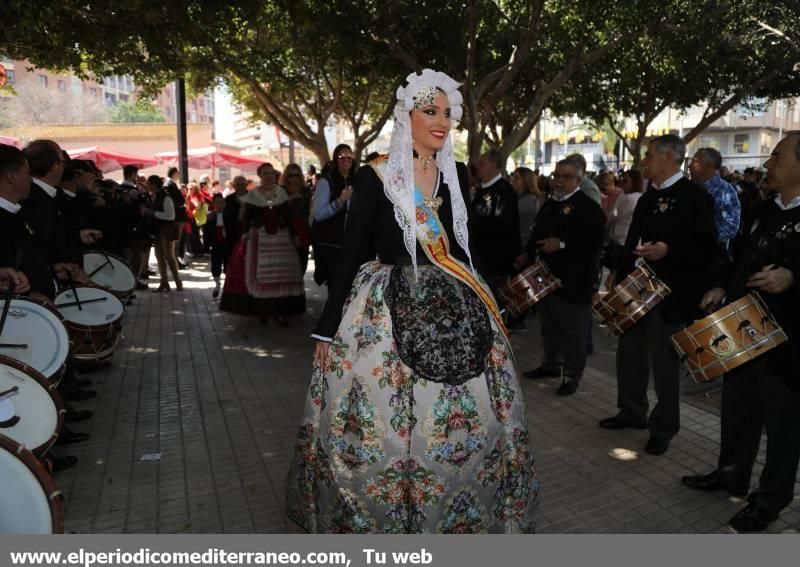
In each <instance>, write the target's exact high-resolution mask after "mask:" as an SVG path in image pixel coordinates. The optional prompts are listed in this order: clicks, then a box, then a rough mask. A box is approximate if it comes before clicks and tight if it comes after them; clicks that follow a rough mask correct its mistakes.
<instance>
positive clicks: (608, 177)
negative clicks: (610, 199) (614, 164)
mask: <svg viewBox="0 0 800 567" xmlns="http://www.w3.org/2000/svg"><path fill="white" fill-rule="evenodd" d="M608 181H610V182H611V183H612V184H613V183H614V174H613V173H611V172H610V171H604V172H603V173H600V174H598V175H597V177H595V179H594V182H595V183H596V184H597V186H598V187H600V186H601V185H603V184H604V183H606V182H608Z"/></svg>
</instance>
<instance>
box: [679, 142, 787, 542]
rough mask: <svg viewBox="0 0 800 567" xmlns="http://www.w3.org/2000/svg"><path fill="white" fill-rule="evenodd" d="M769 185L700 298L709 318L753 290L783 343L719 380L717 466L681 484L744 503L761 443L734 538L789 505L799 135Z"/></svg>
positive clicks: (781, 155)
mask: <svg viewBox="0 0 800 567" xmlns="http://www.w3.org/2000/svg"><path fill="white" fill-rule="evenodd" d="M766 168H767V183H768V187H769V189H770V190H771V191H776V192H777V193H778V195H777V197H776V198H775V199H774V200H770V201H767V202H765V203H763V204H762V205H761V206H760V207H759V208H758V209H757V210H756V213H755V215H754V220H753V222H752V224H751V225H750V226H749V227H745V231H744V234H745V235H746V237H745V241H744V243H743V245H742V246H741V248H740V250H741V252H740V253H739V254H738V256H737V257H736V259H735V260H736V261H735V263H734V265H733V266H731V267H730V269H729V270H726V271H727V272H728V273H727V274H724V275H723V277H722V278H721V280H720V282H719V287H715V288H713V289H711V290H710V291H709V292H708V293H706V294H705V296H704V297H703V299H702V303H701V307H702V308H703V309H705V310H706V311H709V312H711V311H714V310H716V309H717V308H718V307H719V306H720V305H721V304H722V303H723V301H725V299H726V297H727V300H728V301H734V300H736V299H738V298H740V297H743V296H744V295H745V294H746V293H748V291H749V292H753V291H757V292H758V294H759V295H760V296H761V299H762V300H763V302H764V303H765V304H766V306H767V307H768V308H769V310H770V312H771V314H772V316H773V317H774V318H775V320H776V321H777V323H778V324H779V325H780V326H781V327H782V328H783V330H784V332H785V333H786V335H787V337H788V339H789V340H788V341H787V342H785V343H783V344H782V345H780V346H778V347H777V348H775V349H773V350H770V351H768V352H767V353H765V354H764V355H763V356H760V357H759V358H756V359H755V360H752V361H750V362H748V363H746V364H744V365H742V366H739V367H738V368H735V369H733V370H731V371H730V372H729V373H727V374H726V375H725V377H724V382H723V390H722V423H721V426H722V428H721V439H720V453H719V464H718V467H717V469H716V470H715V471H713V472H711V473H709V474H706V475H694V476H685V477H683V478H682V481H683V484H685V485H686V486H688V487H690V488H694V489H697V490H703V491H715V490H726V491H727V492H728V493H729V494H732V495H735V496H745V495H746V494H748V492H749V490H750V476H751V474H752V469H753V464H754V463H755V459H756V455H757V454H758V448H759V444H760V442H761V431H762V428H766V432H767V458H766V463H765V465H764V470H763V471H762V473H761V477H760V478H759V485H758V488H757V489H755V490H754V491H753V492H750V494H749V496H748V497H747V499H748V501H749V503H748V505H747V506H746V507H745V508H743V509H742V510H740V511H739V512H738V513H737V514H736V515H735V516H733V518H731V520H730V525H731V527H733V528H734V529H736V530H737V531H739V532H757V531H762V530H764V529H765V528H766V527H767V526H768V524H769V523H771V522H772V521H774V520H775V519H777V517H778V514H779V513H780V512H781V510H783V509H784V508H785V507H786V506H787V505H788V504H789V503H790V502H791V501H792V499H793V498H794V486H795V480H796V477H797V466H798V460H800V352H799V349H798V345H797V342H798V340H800V323H798V314H799V313H800V292H798V286H797V282H796V279H795V276H796V274H797V273H798V270H800V130H798V131H792V132H788V133H787V136H786V137H785V138H784V139H783V140H781V141H780V142H779V143H778V145H777V146H776V147H775V149H774V150H773V152H772V155H771V157H770V159H769V161H767V163H766Z"/></svg>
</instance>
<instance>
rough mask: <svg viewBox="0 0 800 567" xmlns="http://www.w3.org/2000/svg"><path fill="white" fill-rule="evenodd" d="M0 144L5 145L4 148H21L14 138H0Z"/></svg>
mask: <svg viewBox="0 0 800 567" xmlns="http://www.w3.org/2000/svg"><path fill="white" fill-rule="evenodd" d="M0 144H5V145H6V146H14V147H15V148H19V147H21V146H20V143H19V140H17V139H16V138H11V137H9V136H0Z"/></svg>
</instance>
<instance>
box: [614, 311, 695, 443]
mask: <svg viewBox="0 0 800 567" xmlns="http://www.w3.org/2000/svg"><path fill="white" fill-rule="evenodd" d="M683 327H684V325H683V324H681V323H667V322H666V321H664V319H663V318H662V316H661V305H659V306H657V307H656V308H655V309H654V310H653V311H651V312H650V313H648V314H647V315H646V316H645V317H644V318H643V319H642V320H640V321H639V322H638V323H636V325H634V326H633V327H632V328H631V329H629V330H628V332H626V333H625V334H624V335H622V336H621V337H620V338H619V345H618V346H617V407H619V415H618V417H619V419H620V420H622V421H624V422H626V423H629V424H631V425H641V424H644V423H647V425H648V428H649V429H650V435H651V436H652V437H656V438H659V439H671V438H672V437H674V436H675V435H676V434H677V433H678V430H679V429H680V428H681V412H680V361H679V359H678V355H677V353H676V352H675V349H674V348H673V346H672V342H671V341H670V337H671V336H672V335H673V334H674V333H677V332H678V331H679V330H681V329H682V328H683ZM651 367H652V370H653V382H654V384H655V388H656V396H657V397H658V402H657V403H656V406H655V407H654V408H653V411H652V412H651V413H650V419H648V418H647V410H648V408H649V403H648V400H647V385H648V383H649V381H650V369H651Z"/></svg>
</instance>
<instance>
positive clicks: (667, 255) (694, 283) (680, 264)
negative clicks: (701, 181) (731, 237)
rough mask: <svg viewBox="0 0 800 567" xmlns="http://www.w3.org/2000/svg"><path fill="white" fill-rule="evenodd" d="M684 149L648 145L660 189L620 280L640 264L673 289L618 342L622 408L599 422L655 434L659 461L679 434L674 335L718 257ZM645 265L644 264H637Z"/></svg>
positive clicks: (648, 204) (638, 219)
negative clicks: (652, 392)
mask: <svg viewBox="0 0 800 567" xmlns="http://www.w3.org/2000/svg"><path fill="white" fill-rule="evenodd" d="M685 156H686V145H685V144H684V142H683V141H682V140H681V139H680V138H679V137H677V136H673V135H666V136H659V137H657V138H654V139H653V140H651V141H650V144H649V146H648V149H647V153H646V154H645V159H644V162H643V166H644V169H645V171H646V176H647V177H648V178H649V179H650V182H651V183H652V184H653V185H654V186H655V189H653V190H650V191H648V192H646V193H645V194H644V195H642V197H641V198H640V199H639V201H638V203H637V204H636V209H635V210H634V213H633V220H632V221H631V227H630V229H629V231H628V237H627V240H626V242H625V248H624V250H623V251H622V252H621V255H620V264H619V265H620V266H621V267H620V269H619V270H618V271H617V272H614V273H612V274H611V276H610V278H609V279H610V280H611V281H613V282H620V281H622V280H623V278H625V277H626V276H627V275H628V274H630V273H631V272H632V271H633V270H634V267H635V265H636V262H640V261H646V262H647V264H648V265H649V266H650V267H651V268H652V270H653V272H655V274H656V276H657V277H658V278H659V279H660V280H662V281H663V282H664V283H666V284H667V285H668V286H669V288H670V289H671V290H672V293H671V294H670V295H668V296H667V297H666V298H665V299H664V300H663V301H662V302H661V303H659V304H658V305H657V306H656V307H655V308H654V309H653V310H652V311H651V312H649V313H648V314H647V315H645V317H644V318H642V319H641V320H640V321H639V322H638V323H637V324H636V325H635V326H633V327H632V328H631V329H629V330H628V331H627V332H626V333H625V334H624V335H622V336H621V337H620V339H619V345H618V348H617V406H618V407H619V413H617V415H615V416H614V417H609V418H606V419H603V420H602V421H600V427H603V428H605V429H626V428H634V429H649V430H650V439H649V441H648V442H647V445H646V447H645V451H647V452H648V453H650V454H652V455H661V454H663V453H665V452H666V451H667V449H669V444H670V440H671V439H672V437H674V436H675V435H676V434H677V433H678V430H679V429H680V404H679V395H680V388H679V382H680V363H679V360H678V356H677V354H676V353H675V351H674V350H673V348H672V344H671V342H670V337H671V336H672V335H673V334H674V333H676V332H677V331H679V330H680V329H682V328H683V327H684V326H686V324H687V323H688V322H689V321H691V320H692V319H694V318H695V316H696V315H697V314H698V308H697V305H698V304H699V302H700V298H701V297H702V296H703V293H704V291H705V290H706V289H708V284H709V274H710V273H711V272H712V268H713V265H714V261H715V260H716V259H717V258H718V256H719V255H718V247H717V243H716V234H715V230H714V218H713V203H712V202H711V198H710V197H709V196H708V194H707V193H706V191H705V190H704V189H703V188H702V187H700V186H698V185H697V184H695V183H693V182H691V181H689V180H688V179H686V178H685V177H684V175H683V173H682V172H681V165H682V164H683V160H684V157H685ZM639 259H641V260H639ZM651 365H652V370H653V379H654V382H655V389H656V394H657V396H658V403H657V404H656V406H655V407H654V408H653V411H652V412H650V416H649V419H648V415H647V411H648V408H649V404H648V400H647V384H648V381H649V378H650V367H651Z"/></svg>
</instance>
